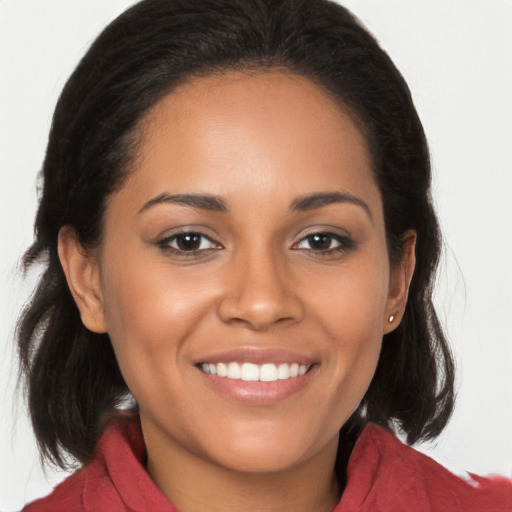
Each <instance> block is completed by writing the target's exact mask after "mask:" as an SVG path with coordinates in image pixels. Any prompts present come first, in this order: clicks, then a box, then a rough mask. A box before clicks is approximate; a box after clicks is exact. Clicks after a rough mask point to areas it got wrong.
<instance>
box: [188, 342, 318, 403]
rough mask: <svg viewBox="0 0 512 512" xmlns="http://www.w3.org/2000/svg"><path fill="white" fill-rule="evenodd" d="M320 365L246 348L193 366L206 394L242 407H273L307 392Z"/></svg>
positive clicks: (278, 351)
mask: <svg viewBox="0 0 512 512" xmlns="http://www.w3.org/2000/svg"><path fill="white" fill-rule="evenodd" d="M319 363H320V362H319V361H318V360H317V358H316V357H312V356H307V355H305V354H300V353H294V352H290V351H286V350H281V349H264V350H262V349H253V348H247V347H245V348H239V349H235V350H231V351H225V352H222V353H211V354H208V355H203V357H202V358H201V359H199V360H196V363H195V366H196V368H197V370H198V371H199V373H200V374H201V375H202V376H203V379H202V382H203V383H204V384H205V385H206V388H205V391H206V390H211V391H213V392H214V393H216V394H217V396H223V397H224V398H226V399H228V400H230V401H234V402H235V403H238V404H241V405H250V406H272V405H277V404H278V403H281V402H282V401H283V400H286V399H289V398H291V397H293V396H295V395H299V394H300V393H303V392H305V391H306V390H307V389H309V387H310V385H311V384H312V383H313V382H314V381H316V379H315V375H316V374H317V373H318V369H319V366H320V364H319Z"/></svg>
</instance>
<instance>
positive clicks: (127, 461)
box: [23, 417, 160, 512]
mask: <svg viewBox="0 0 512 512" xmlns="http://www.w3.org/2000/svg"><path fill="white" fill-rule="evenodd" d="M144 454H145V446H144V440H143V438H142V434H141V432H140V427H139V425H138V421H137V420H136V419H135V418H134V417H121V418H119V419H118V420H117V421H116V422H115V423H113V424H112V425H110V426H109V427H108V428H107V429H106V430H105V432H104V433H103V435H102V436H101V439H100V441H99V443H98V447H97V450H96V455H95V458H94V459H93V460H92V461H91V462H90V463H89V464H87V465H86V466H85V467H83V468H82V469H80V470H79V471H77V472H76V473H74V474H73V475H71V476H70V477H68V478H67V479H66V480H64V482H62V483H61V484H60V485H58V486H57V487H56V488H55V489H54V490H53V492H52V493H51V494H50V495H48V496H46V497H45V498H41V499H39V500H36V501H34V502H32V503H30V504H29V505H27V506H26V507H25V508H24V509H23V512H50V511H51V512H55V511H56V510H66V512H92V511H94V512H100V511H108V512H125V511H127V510H139V508H137V507H132V506H130V505H132V504H133V503H130V500H132V501H133V499H135V501H138V495H137V493H138V490H137V487H138V484H139V483H140V485H145V489H144V490H143V492H142V494H143V495H145V496H146V495H147V493H153V494H155V492H157V491H155V489H154V486H151V485H147V482H146V480H149V476H148V475H147V473H146V471H145V469H144V467H143V464H142V459H143V457H144ZM134 496H135V497H134ZM159 497H160V496H159ZM159 497H157V499H159Z"/></svg>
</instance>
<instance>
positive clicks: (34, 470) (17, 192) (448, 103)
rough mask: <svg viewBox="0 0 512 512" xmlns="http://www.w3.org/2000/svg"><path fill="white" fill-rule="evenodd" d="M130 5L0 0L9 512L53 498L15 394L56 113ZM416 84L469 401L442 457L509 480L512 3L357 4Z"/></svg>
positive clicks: (441, 447) (51, 479)
mask: <svg viewBox="0 0 512 512" xmlns="http://www.w3.org/2000/svg"><path fill="white" fill-rule="evenodd" d="M131 3H132V1H131V0H72V1H71V0H2V1H1V2H0V77H1V78H0V130H1V132H0V256H1V259H0V300H1V303H0V306H1V307H0V404H1V417H0V443H1V444H0V450H1V452H0V465H1V466H0V510H3V511H8V510H19V509H20V508H21V507H22V505H23V504H24V503H25V502H26V501H28V500H32V499H34V498H36V497H38V496H41V495H44V494H46V493H47V492H49V490H50V488H51V486H52V485H54V484H55V483H56V482H57V481H59V480H60V479H62V478H63V475H62V474H60V473H58V472H52V471H50V472H48V474H47V476H46V477H45V476H44V474H43V472H42V471H41V469H40V467H39V464H38V457H37V451H36V447H35V444H34V440H33V436H32V434H31V432H30V428H29V426H28V422H27V418H26V415H25V412H24V410H23V407H22V406H21V405H19V404H18V403H17V401H16V400H15V399H14V398H13V397H14V383H15V378H16V372H15V370H14V369H13V367H14V362H13V356H12V338H13V336H12V331H13V326H14V323H15V318H16V315H17V312H18V310H19V309H20V307H21V304H22V303H23V301H24V299H25V298H26V296H27V294H28V293H29V292H30V289H31V287H32V285H33V282H34V279H33V278H32V279H29V280H27V281H23V280H22V279H21V278H20V276H19V274H17V270H16V262H17V260H18V258H19V256H20V255H21V254H22V252H23V250H24V249H25V248H26V247H27V246H28V245H29V244H30V242H31V234H32V221H33V216H34V211H35V206H36V191H35V178H36V173H37V171H38V169H39V168H40V165H41V162H42V159H43V155H44V149H45V144H46V137H47V134H48V129H49V126H50V119H51V114H52V110H53V107H54V105H55V102H56V99H57V97H58V94H59V92H60V90H61V88H62V86H63V84H64V82H65V80H66V78H67V76H68V75H69V74H70V72H71V70H72V69H73V67H74V66H75V65H76V63H77V62H78V59H79V58H80V56H81V55H82V54H83V53H84V51H85V49H86V48H87V46H88V45H89V43H90V42H91V41H92V40H93V39H94V37H95V36H96V35H97V34H98V33H99V31H100V30H101V29H102V28H103V27H104V26H105V25H106V24H107V23H108V22H109V21H110V20H111V19H113V18H114V17H115V16H116V15H117V14H119V13H120V12H121V11H122V10H124V9H125V8H126V7H127V6H128V5H130V4H131ZM344 4H345V5H346V6H347V7H349V8H351V9H352V10H353V11H354V12H355V13H356V14H357V15H358V16H359V17H360V18H361V19H362V20H363V21H364V22H365V24H366V25H367V27H368V28H369V29H370V30H371V31H372V32H373V33H374V34H375V35H376V36H377V38H378V39H379V40H380V41H381V43H382V45H383V47H384V48H385V49H386V50H387V51H388V52H389V53H390V55H391V57H392V58H393V59H394V61H395V63H396V64H397V65H398V67H399V68H400V69H401V71H402V73H403V74H404V75H405V77H406V79H407V81H408V83H409V85H410V87H411V89H412V92H413V96H414V98H415V102H416V105H417V108H418V110H419V113H420V116H421V118H422V120H423V123H424V126H425V129H426V132H427V135H428V137H429V140H430V144H431V152H432V157H433V164H434V172H435V197H436V203H437V206H438V209H439V213H440V216H441V223H442V227H443V229H444V233H445V237H446V240H447V250H446V252H445V255H444V259H443V267H442V271H441V276H440V281H439V286H438V292H437V299H436V300H437V304H438V307H439V311H440V315H441V318H442V320H443V321H444V323H445V325H446V327H447V330H448V334H449V337H450V338H451V340H452V343H453V346H454V350H455V353H456V357H457V361H458V365H459V382H458V386H459V400H458V405H457V409H456V411H455V414H454V417H453V420H452V422H451V423H450V426H449V427H448V429H447V430H446V432H445V434H444V435H443V436H442V437H441V438H440V439H439V440H438V443H437V446H424V447H422V448H421V449H422V450H424V451H427V452H428V453H430V454H431V455H432V456H434V457H435V458H436V459H438V460H440V461H441V462H442V463H444V464H445V465H447V466H448V467H450V468H451V469H453V470H454V471H458V472H460V471H462V470H469V471H472V472H477V473H484V474H486V473H490V472H500V473H503V474H506V475H508V476H512V435H511V433H512V333H511V317H512V270H511V266H512V265H511V264H512V121H511V120H512V1H511V0H449V1H447V0H347V1H345V2H344Z"/></svg>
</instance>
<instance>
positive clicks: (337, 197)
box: [290, 192, 373, 222]
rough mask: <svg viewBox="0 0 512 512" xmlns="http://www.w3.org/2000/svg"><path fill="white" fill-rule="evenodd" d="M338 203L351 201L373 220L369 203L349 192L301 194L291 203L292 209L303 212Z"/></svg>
mask: <svg viewBox="0 0 512 512" xmlns="http://www.w3.org/2000/svg"><path fill="white" fill-rule="evenodd" d="M337 203H338V204H339V203H350V204H354V205H356V206H360V207H361V208H362V209H363V210H364V211H365V212H366V214H367V215H368V217H369V218H370V220H371V221H372V222H373V215H372V212H371V210H370V207H369V206H368V204H367V203H365V202H364V201H363V200H362V199H360V198H359V197H356V196H353V195H352V194H349V193H348V192H317V193H314V194H308V195H305V196H300V197H297V199H294V200H293V202H292V204H291V205H290V210H292V211H296V212H303V211H308V210H315V209H316V208H322V207H323V206H328V205H330V204H337Z"/></svg>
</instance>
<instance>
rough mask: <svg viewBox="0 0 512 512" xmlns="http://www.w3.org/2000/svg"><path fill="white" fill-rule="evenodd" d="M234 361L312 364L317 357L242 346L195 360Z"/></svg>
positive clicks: (212, 361) (211, 361) (199, 361)
mask: <svg viewBox="0 0 512 512" xmlns="http://www.w3.org/2000/svg"><path fill="white" fill-rule="evenodd" d="M232 361H233V362H238V363H254V364H264V363H274V364H281V363H299V364H303V365H307V366H311V365H312V364H314V363H315V362H316V359H315V358H314V357H312V356H308V355H305V354H300V353H298V352H294V351H290V350H284V349H280V348H254V347H241V348H236V349H231V350H226V351H222V352H215V353H209V354H205V355H204V356H203V357H200V358H198V359H197V360H196V361H195V364H201V363H208V364H217V363H226V362H232Z"/></svg>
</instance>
